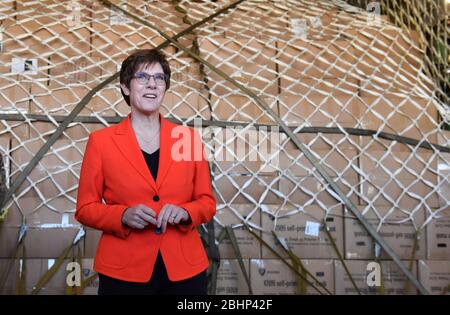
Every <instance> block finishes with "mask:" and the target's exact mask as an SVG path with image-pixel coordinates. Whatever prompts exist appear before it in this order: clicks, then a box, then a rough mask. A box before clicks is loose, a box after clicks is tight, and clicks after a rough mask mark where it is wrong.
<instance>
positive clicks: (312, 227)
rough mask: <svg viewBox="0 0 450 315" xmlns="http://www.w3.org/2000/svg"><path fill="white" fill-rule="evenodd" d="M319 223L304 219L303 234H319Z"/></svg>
mask: <svg viewBox="0 0 450 315" xmlns="http://www.w3.org/2000/svg"><path fill="white" fill-rule="evenodd" d="M319 228H320V223H318V222H313V221H306V227H305V234H306V235H310V236H316V237H317V236H319Z"/></svg>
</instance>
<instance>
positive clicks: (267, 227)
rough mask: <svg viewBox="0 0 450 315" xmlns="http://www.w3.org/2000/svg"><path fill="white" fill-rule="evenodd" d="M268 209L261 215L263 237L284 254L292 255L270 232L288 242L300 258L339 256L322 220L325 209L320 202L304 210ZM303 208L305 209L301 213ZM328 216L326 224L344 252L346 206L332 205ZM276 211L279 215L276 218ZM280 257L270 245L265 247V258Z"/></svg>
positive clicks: (263, 252) (340, 249) (267, 207)
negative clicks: (344, 215) (343, 208)
mask: <svg viewBox="0 0 450 315" xmlns="http://www.w3.org/2000/svg"><path fill="white" fill-rule="evenodd" d="M265 207H266V209H268V210H267V211H265V212H263V213H262V214H261V218H262V221H261V222H262V228H263V231H265V233H263V234H262V238H263V240H264V241H265V242H266V243H267V244H269V245H270V247H271V248H272V249H274V250H276V252H278V253H279V254H280V255H281V256H282V257H288V254H287V253H286V251H285V250H284V249H283V247H282V245H280V243H279V242H278V240H276V239H275V237H274V236H273V235H272V233H271V232H270V231H274V232H275V233H276V234H277V235H278V237H280V238H282V239H284V240H285V241H286V244H287V246H288V247H289V248H290V249H291V250H292V252H293V253H294V254H295V255H297V256H298V257H299V258H302V259H303V258H305V259H328V258H336V257H338V256H337V253H336V251H335V250H334V248H333V246H332V244H331V242H330V240H329V238H328V235H327V233H326V231H325V230H324V229H325V226H324V225H323V224H322V220H323V219H324V216H325V210H324V209H322V208H321V207H320V206H318V205H309V206H305V207H304V208H302V209H298V208H293V209H288V208H281V209H280V208H279V207H278V206H265ZM301 210H302V212H300V211H301ZM326 210H329V211H330V213H329V215H328V216H327V217H326V224H327V226H328V228H329V231H330V234H331V236H332V237H333V239H334V241H335V243H336V246H337V249H338V250H339V252H340V253H341V254H342V253H343V251H344V240H343V236H344V231H343V228H344V225H343V220H342V217H341V216H342V207H341V206H335V207H330V209H326ZM274 214H276V216H277V218H276V219H275V217H274ZM275 257H276V256H275V255H274V254H273V253H272V251H270V250H269V249H268V248H267V247H266V246H262V258H275Z"/></svg>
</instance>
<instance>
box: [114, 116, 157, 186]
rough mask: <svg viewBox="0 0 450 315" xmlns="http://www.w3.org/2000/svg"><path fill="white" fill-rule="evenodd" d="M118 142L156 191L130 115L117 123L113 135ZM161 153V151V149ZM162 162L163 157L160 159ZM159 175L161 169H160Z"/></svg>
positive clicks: (124, 153)
mask: <svg viewBox="0 0 450 315" xmlns="http://www.w3.org/2000/svg"><path fill="white" fill-rule="evenodd" d="M113 140H114V143H115V144H116V146H117V148H118V149H119V151H120V152H121V153H122V155H123V156H124V157H125V158H126V159H127V160H128V162H130V164H131V165H132V166H133V167H134V169H135V170H136V171H137V172H138V173H139V174H141V176H142V177H143V178H144V179H145V180H146V182H147V183H149V185H150V186H151V187H152V188H153V190H154V191H156V183H155V181H154V180H153V176H152V175H151V174H150V171H149V169H148V167H147V163H146V162H145V159H144V156H143V155H142V152H141V148H140V147H139V143H138V141H137V139H136V135H135V134H134V131H133V128H132V126H131V120H130V115H128V117H127V118H125V119H124V120H123V121H122V122H120V123H119V124H118V125H117V129H116V132H115V134H114V135H113ZM160 153H161V151H160ZM160 163H161V159H160ZM158 177H159V170H158Z"/></svg>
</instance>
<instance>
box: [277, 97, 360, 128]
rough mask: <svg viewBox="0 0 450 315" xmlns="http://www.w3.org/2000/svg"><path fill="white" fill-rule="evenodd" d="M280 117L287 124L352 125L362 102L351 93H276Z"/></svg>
mask: <svg viewBox="0 0 450 315" xmlns="http://www.w3.org/2000/svg"><path fill="white" fill-rule="evenodd" d="M279 105H280V117H281V119H282V120H283V122H285V123H286V124H287V125H288V126H295V127H297V126H299V125H307V126H314V127H317V126H333V127H335V126H336V125H340V126H342V127H349V128H352V127H353V128H354V127H355V126H356V125H357V124H358V119H359V117H360V112H361V107H362V103H361V100H360V98H359V97H358V96H357V95H356V94H355V95H347V94H336V95H334V96H333V95H330V94H328V95H326V94H325V95H318V94H311V93H310V94H306V95H299V94H293V93H289V92H284V93H282V94H280V102H279Z"/></svg>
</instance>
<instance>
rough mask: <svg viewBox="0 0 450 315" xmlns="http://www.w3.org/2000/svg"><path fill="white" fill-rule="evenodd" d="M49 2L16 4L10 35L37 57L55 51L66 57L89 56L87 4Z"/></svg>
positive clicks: (88, 13)
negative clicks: (68, 55)
mask: <svg viewBox="0 0 450 315" xmlns="http://www.w3.org/2000/svg"><path fill="white" fill-rule="evenodd" d="M51 2H53V3H47V4H46V5H43V4H41V3H39V2H38V3H36V2H30V1H16V10H17V12H18V14H17V24H15V25H13V26H11V28H10V32H11V33H13V34H14V35H15V36H17V37H18V38H19V39H20V45H21V47H27V48H28V49H29V50H30V51H31V52H33V53H36V54H41V53H47V52H51V51H55V50H57V51H59V52H60V53H63V54H65V55H67V54H72V55H73V54H74V53H77V54H80V55H83V54H86V53H88V52H89V50H90V42H89V38H90V30H89V20H90V18H91V17H90V10H89V5H90V4H89V3H90V2H89V1H84V0H81V1H78V2H77V3H73V4H74V5H73V6H72V3H70V4H67V3H61V2H57V1H51Z"/></svg>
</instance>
